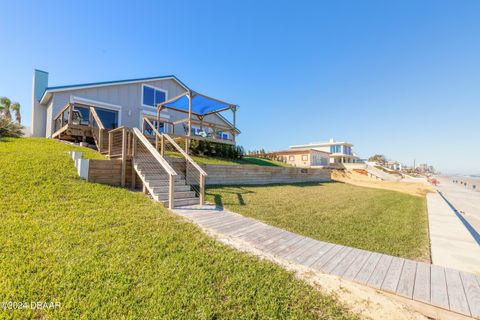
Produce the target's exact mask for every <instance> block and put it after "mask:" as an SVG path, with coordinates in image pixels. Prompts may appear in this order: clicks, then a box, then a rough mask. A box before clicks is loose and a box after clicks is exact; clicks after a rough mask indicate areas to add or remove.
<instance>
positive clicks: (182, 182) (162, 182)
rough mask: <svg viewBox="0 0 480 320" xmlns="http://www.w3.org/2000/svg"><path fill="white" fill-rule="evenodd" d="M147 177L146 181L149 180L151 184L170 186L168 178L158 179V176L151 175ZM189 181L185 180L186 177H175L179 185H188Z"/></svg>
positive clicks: (176, 183)
mask: <svg viewBox="0 0 480 320" xmlns="http://www.w3.org/2000/svg"><path fill="white" fill-rule="evenodd" d="M144 177H145V182H147V183H148V184H149V185H152V186H159V187H161V186H168V185H169V184H170V179H168V178H162V179H158V178H153V179H152V178H151V177H150V176H144ZM186 184H187V182H186V181H185V179H180V178H179V179H175V185H176V186H177V185H178V186H183V185H186Z"/></svg>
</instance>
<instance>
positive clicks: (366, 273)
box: [354, 252, 381, 284]
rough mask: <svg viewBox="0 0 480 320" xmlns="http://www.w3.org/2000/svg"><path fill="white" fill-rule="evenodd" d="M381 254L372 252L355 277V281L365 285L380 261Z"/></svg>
mask: <svg viewBox="0 0 480 320" xmlns="http://www.w3.org/2000/svg"><path fill="white" fill-rule="evenodd" d="M380 257H381V254H380V253H377V252H373V253H372V254H371V255H370V257H369V258H368V260H367V262H365V264H364V265H363V267H362V268H361V269H360V271H359V272H358V274H357V275H356V276H355V279H354V280H355V281H357V282H360V283H363V284H366V283H367V281H368V279H369V278H370V275H371V274H372V272H373V270H374V269H375V267H376V266H377V263H378V261H379V260H380Z"/></svg>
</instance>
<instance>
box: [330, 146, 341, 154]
mask: <svg viewBox="0 0 480 320" xmlns="http://www.w3.org/2000/svg"><path fill="white" fill-rule="evenodd" d="M330 153H340V145H333V146H330Z"/></svg>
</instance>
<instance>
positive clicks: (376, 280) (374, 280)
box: [367, 254, 393, 289]
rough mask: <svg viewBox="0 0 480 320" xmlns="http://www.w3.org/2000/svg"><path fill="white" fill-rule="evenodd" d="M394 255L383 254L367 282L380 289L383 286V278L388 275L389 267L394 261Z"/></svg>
mask: <svg viewBox="0 0 480 320" xmlns="http://www.w3.org/2000/svg"><path fill="white" fill-rule="evenodd" d="M392 259H393V257H392V256H387V255H385V254H382V256H381V257H380V260H379V261H378V263H377V266H376V267H375V269H374V270H373V272H372V275H371V276H370V278H369V279H368V281H367V284H368V285H369V286H371V287H373V288H377V289H380V287H381V286H382V283H383V280H384V279H385V276H386V275H387V271H388V268H389V267H390V263H391V262H392Z"/></svg>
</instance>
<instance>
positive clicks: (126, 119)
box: [31, 70, 240, 144]
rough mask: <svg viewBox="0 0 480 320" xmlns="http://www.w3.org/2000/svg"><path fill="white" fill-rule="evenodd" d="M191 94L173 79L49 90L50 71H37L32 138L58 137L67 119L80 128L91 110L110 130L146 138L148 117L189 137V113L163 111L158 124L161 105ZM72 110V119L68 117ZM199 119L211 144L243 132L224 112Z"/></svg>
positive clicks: (201, 133) (88, 120)
mask: <svg viewBox="0 0 480 320" xmlns="http://www.w3.org/2000/svg"><path fill="white" fill-rule="evenodd" d="M187 92H193V91H191V90H190V89H189V88H188V87H187V86H186V85H185V84H184V83H183V82H181V81H180V80H179V79H177V78H176V77H175V76H173V75H169V76H159V77H150V78H141V79H129V80H115V81H108V82H95V83H84V84H74V85H64V86H54V87H51V86H48V73H47V72H45V71H41V70H35V71H34V76H33V94H32V125H31V132H32V136H36V137H59V136H60V131H61V129H62V127H64V126H65V123H66V121H67V119H64V118H68V119H70V121H71V122H72V123H73V122H74V123H75V125H77V126H79V125H80V126H82V125H83V126H88V125H91V124H92V118H91V117H92V115H91V114H90V107H93V108H94V109H95V111H96V114H98V117H99V118H100V119H101V122H102V123H103V125H104V127H105V129H107V130H108V129H114V128H117V127H120V126H125V127H130V128H134V127H136V128H142V130H144V133H145V134H149V133H150V134H151V132H149V130H150V131H151V129H150V128H149V127H148V126H146V125H145V121H144V117H147V118H148V119H149V120H150V121H151V122H152V123H154V125H155V126H156V127H157V129H158V130H159V131H160V132H162V131H163V132H166V133H170V134H171V133H175V135H178V136H182V135H186V131H188V127H187V125H186V124H185V122H182V120H185V117H186V115H185V112H180V111H178V110H175V109H172V108H166V109H162V111H161V113H160V117H161V118H160V121H159V122H160V123H158V121H157V120H158V118H157V111H158V109H157V106H158V105H159V104H160V103H162V102H165V101H168V100H170V99H172V98H175V97H177V96H180V95H183V94H185V93H187ZM69 104H70V105H72V106H73V107H72V109H68V108H67V109H66V108H65V106H67V105H69ZM232 106H233V105H232ZM65 110H67V111H65ZM70 110H72V114H73V118H72V116H70V115H69V112H70ZM199 118H201V119H200V120H201V121H202V123H207V124H208V127H207V128H205V127H203V128H200V127H199V126H198V125H197V126H196V125H192V135H198V136H199V137H200V136H202V137H203V138H205V137H206V136H207V134H208V137H209V138H208V139H210V140H215V141H216V142H221V143H227V142H228V143H230V144H234V143H235V139H234V135H236V134H238V133H240V131H239V130H238V129H236V128H235V127H234V126H233V124H232V123H230V121H228V120H227V119H226V118H225V117H223V116H222V115H221V114H219V113H214V114H208V115H205V116H204V117H203V115H200V116H199ZM72 119H73V121H72ZM197 121H198V120H197ZM199 123H200V122H199ZM173 126H175V127H173ZM233 133H235V134H233ZM202 137H200V138H202ZM210 137H211V138H210ZM205 139H207V138H205Z"/></svg>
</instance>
